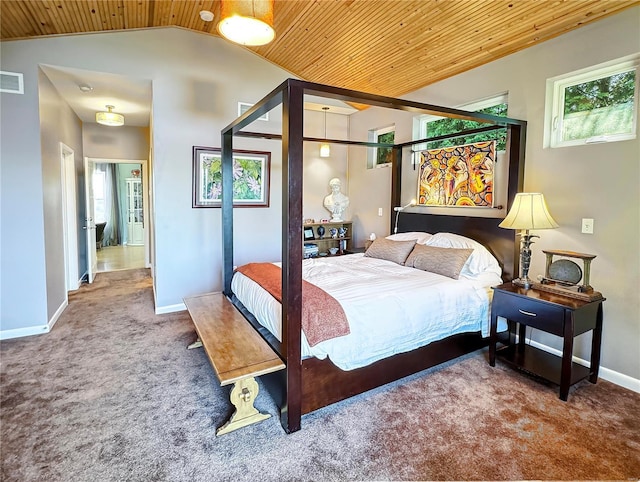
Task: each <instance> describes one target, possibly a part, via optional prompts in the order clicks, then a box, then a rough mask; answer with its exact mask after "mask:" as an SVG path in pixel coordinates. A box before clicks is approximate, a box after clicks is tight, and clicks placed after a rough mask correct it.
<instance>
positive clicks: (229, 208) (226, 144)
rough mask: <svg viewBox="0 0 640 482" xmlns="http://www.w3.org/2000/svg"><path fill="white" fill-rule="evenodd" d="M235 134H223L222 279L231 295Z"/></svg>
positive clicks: (225, 288)
mask: <svg viewBox="0 0 640 482" xmlns="http://www.w3.org/2000/svg"><path fill="white" fill-rule="evenodd" d="M229 193H233V134H232V133H231V131H225V132H224V133H223V134H222V212H221V216H222V281H223V293H224V294H225V295H226V296H231V294H232V293H231V278H232V277H233V195H229Z"/></svg>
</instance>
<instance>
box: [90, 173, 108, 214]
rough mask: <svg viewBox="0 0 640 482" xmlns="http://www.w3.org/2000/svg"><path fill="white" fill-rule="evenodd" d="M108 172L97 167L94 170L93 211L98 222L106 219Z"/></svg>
mask: <svg viewBox="0 0 640 482" xmlns="http://www.w3.org/2000/svg"><path fill="white" fill-rule="evenodd" d="M105 191H106V173H105V172H104V171H101V170H99V169H97V168H96V170H95V171H93V212H94V218H95V222H96V223H102V222H104V221H105V219H106V200H105V198H106V196H105Z"/></svg>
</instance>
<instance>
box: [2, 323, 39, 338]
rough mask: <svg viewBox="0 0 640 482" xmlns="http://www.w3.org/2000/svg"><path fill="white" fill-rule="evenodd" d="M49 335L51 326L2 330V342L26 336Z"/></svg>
mask: <svg viewBox="0 0 640 482" xmlns="http://www.w3.org/2000/svg"><path fill="white" fill-rule="evenodd" d="M45 333H49V325H38V326H28V327H26V328H14V329H12V330H0V340H10V339H12V338H22V337H25V336H33V335H44V334H45Z"/></svg>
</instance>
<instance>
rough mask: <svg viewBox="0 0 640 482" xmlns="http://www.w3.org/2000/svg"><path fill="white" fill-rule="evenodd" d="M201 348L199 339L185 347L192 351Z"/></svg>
mask: <svg viewBox="0 0 640 482" xmlns="http://www.w3.org/2000/svg"><path fill="white" fill-rule="evenodd" d="M201 346H202V341H200V337H198V339H197V340H196V341H194V342H193V343H191V345H189V346H187V350H193V349H194V348H200V347H201Z"/></svg>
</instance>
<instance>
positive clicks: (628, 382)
mask: <svg viewBox="0 0 640 482" xmlns="http://www.w3.org/2000/svg"><path fill="white" fill-rule="evenodd" d="M527 341H528V343H530V344H531V346H535V347H536V348H539V349H540V350H544V351H546V352H549V353H553V354H554V355H558V356H562V351H561V350H558V349H556V348H551V347H550V346H547V345H543V344H542V343H539V342H537V341H535V340H530V339H527ZM573 361H574V362H575V363H577V364H579V365H582V366H585V367H588V366H589V364H590V362H589V361H587V360H583V359H582V358H578V357H577V356H574V357H573ZM598 377H599V378H602V379H603V380H607V381H608V382H611V383H615V384H616V385H620V386H621V387H624V388H628V389H629V390H633V391H634V392H637V393H640V380H638V379H637V378H633V377H630V376H629V375H625V374H624V373H620V372H616V371H614V370H610V369H609V368H605V367H603V366H602V365H600V371H599V372H598Z"/></svg>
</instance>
